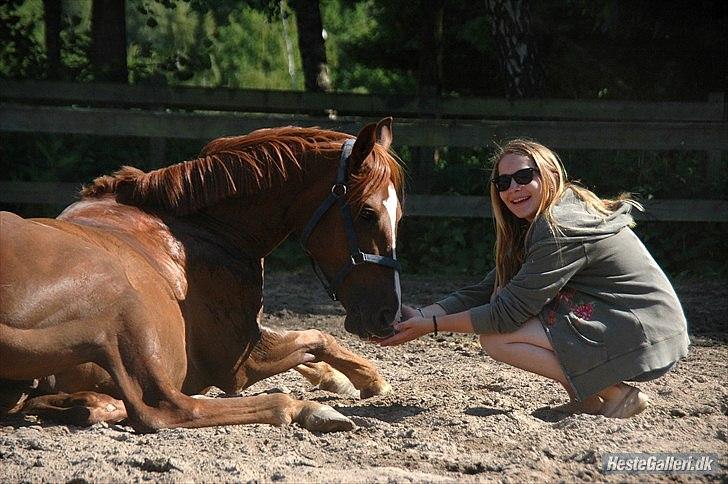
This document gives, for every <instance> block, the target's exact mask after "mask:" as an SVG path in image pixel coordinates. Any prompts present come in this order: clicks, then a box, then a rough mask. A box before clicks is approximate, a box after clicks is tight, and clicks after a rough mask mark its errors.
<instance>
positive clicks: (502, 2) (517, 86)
mask: <svg viewBox="0 0 728 484" xmlns="http://www.w3.org/2000/svg"><path fill="white" fill-rule="evenodd" d="M485 8H486V11H487V12H488V15H489V17H490V23H491V28H492V30H493V36H494V37H495V43H496V47H497V50H498V61H499V63H500V65H501V70H502V73H503V78H504V79H505V89H506V97H508V98H511V99H512V98H528V97H538V96H540V95H541V94H542V93H543V85H544V72H543V67H542V65H541V63H540V59H539V56H538V51H537V49H536V42H535V41H534V38H533V32H532V30H531V11H530V8H529V2H528V0H485Z"/></svg>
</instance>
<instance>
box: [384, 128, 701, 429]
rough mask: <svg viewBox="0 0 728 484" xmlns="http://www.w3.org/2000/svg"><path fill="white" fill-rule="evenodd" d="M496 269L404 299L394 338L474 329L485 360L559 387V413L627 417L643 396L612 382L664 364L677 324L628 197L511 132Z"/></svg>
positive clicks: (503, 151) (499, 159) (683, 348)
mask: <svg viewBox="0 0 728 484" xmlns="http://www.w3.org/2000/svg"><path fill="white" fill-rule="evenodd" d="M494 161H495V162H494V165H493V175H492V180H491V181H492V185H491V187H490V196H491V205H492V209H493V214H494V217H495V222H496V246H495V259H496V267H495V269H493V270H492V271H491V272H490V273H489V274H488V275H486V276H485V279H483V281H482V282H480V283H479V284H476V285H474V286H470V287H466V288H464V289H462V290H460V291H458V292H455V293H454V294H451V295H450V296H448V297H446V298H445V299H443V300H441V301H438V302H437V303H435V304H432V305H430V306H427V307H423V308H419V309H413V308H411V307H408V306H405V307H404V308H403V317H405V318H409V319H407V320H405V321H403V322H401V323H398V324H396V325H395V329H396V331H397V333H395V335H393V336H391V337H390V338H388V339H386V340H384V341H382V342H381V344H382V345H384V346H390V345H398V344H402V343H404V342H406V341H410V340H412V339H415V338H418V337H420V336H422V335H425V334H427V333H429V332H432V331H434V332H437V331H438V330H439V331H449V332H461V333H477V334H479V335H480V344H481V345H482V347H483V348H484V349H485V351H486V352H487V353H488V354H489V355H490V356H491V357H493V358H494V359H496V360H499V361H502V362H504V363H508V364H510V365H512V366H515V367H518V368H521V369H524V370H526V371H530V372H532V373H536V374H538V375H542V376H545V377H547V378H550V379H552V380H555V381H557V382H559V383H561V385H563V386H564V388H565V389H566V391H567V392H568V393H569V396H570V399H571V402H570V403H568V404H566V405H562V406H561V407H557V410H559V411H562V412H565V413H592V414H601V415H605V416H607V417H616V418H627V417H631V416H632V415H635V414H638V413H640V412H641V411H643V410H644V409H645V408H646V407H647V401H648V399H647V396H646V395H645V394H644V393H642V392H640V391H639V389H637V388H636V387H634V386H631V385H628V384H626V383H624V381H648V380H652V379H655V378H657V377H659V376H661V375H664V374H665V373H667V372H668V371H669V370H670V369H671V368H672V367H673V365H674V364H675V362H676V361H677V360H679V359H680V358H682V357H683V356H685V355H686V354H687V350H688V343H689V340H688V335H687V323H686V320H685V316H684V314H683V310H682V307H681V306H680V302H679V301H678V298H677V296H676V294H675V291H674V290H673V288H672V286H671V285H670V282H669V281H668V280H667V277H666V276H665V274H664V273H663V272H662V270H661V269H660V267H659V266H658V265H657V263H655V261H654V259H653V258H652V256H651V255H650V254H649V253H648V252H647V249H645V247H644V246H643V245H642V243H641V242H640V240H639V239H638V238H637V236H635V234H634V233H633V232H632V230H631V229H630V227H631V226H633V225H634V221H633V220H632V216H631V215H630V211H631V209H632V207H637V208H641V207H640V206H639V204H637V203H636V202H634V201H632V200H630V199H628V198H627V197H626V196H625V195H622V196H621V197H620V198H619V199H617V200H605V199H600V198H599V197H597V196H596V195H595V194H594V193H592V192H590V191H589V190H586V189H585V188H582V187H580V186H577V185H575V184H573V183H571V182H569V181H567V178H566V173H565V170H564V168H563V166H562V164H561V161H560V160H559V158H558V157H557V156H556V154H555V153H553V152H552V151H551V150H549V149H548V148H546V147H545V146H543V145H540V144H538V143H535V142H532V141H526V140H520V139H516V140H513V141H511V142H509V143H508V144H506V145H505V146H504V147H502V148H500V150H499V152H498V153H497V154H496V155H495V157H494Z"/></svg>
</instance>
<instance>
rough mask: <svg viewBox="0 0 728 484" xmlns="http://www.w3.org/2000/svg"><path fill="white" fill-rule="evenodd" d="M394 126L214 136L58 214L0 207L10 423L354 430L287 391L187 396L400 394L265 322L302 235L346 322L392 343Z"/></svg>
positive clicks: (360, 365)
mask: <svg viewBox="0 0 728 484" xmlns="http://www.w3.org/2000/svg"><path fill="white" fill-rule="evenodd" d="M391 128H392V120H391V118H386V119H383V120H382V121H380V122H379V123H377V124H370V125H367V126H365V127H364V128H363V129H362V130H361V131H360V132H359V134H358V135H357V137H356V138H355V141H354V140H353V139H352V137H351V136H350V135H347V134H343V133H338V132H334V131H326V130H320V129H315V128H295V127H286V128H275V129H261V130H258V131H255V132H253V133H251V134H249V135H247V136H239V137H231V138H221V139H217V140H214V141H212V142H210V143H209V144H208V145H207V146H206V147H205V148H204V149H203V151H202V153H201V155H200V158H198V159H195V160H192V161H186V162H183V163H179V164H176V165H173V166H169V167H167V168H162V169H159V170H155V171H152V172H149V173H144V172H142V171H140V170H137V169H135V168H130V167H123V168H122V169H121V170H120V171H118V172H116V173H115V174H114V175H112V176H103V177H100V178H97V179H96V180H95V181H94V182H93V183H92V184H91V185H90V186H87V187H85V188H84V189H83V190H82V191H81V200H80V201H78V202H76V203H74V204H73V205H70V206H69V207H67V208H66V209H65V210H64V211H63V213H61V215H60V216H59V217H58V218H57V219H31V220H24V219H22V218H20V217H18V216H16V215H14V214H12V213H8V212H3V213H0V302H1V306H0V406H4V408H0V415H2V413H3V411H4V412H5V413H7V412H28V413H36V414H43V415H47V416H50V417H52V418H55V419H61V420H63V421H66V422H68V423H76V424H85V425H89V424H92V423H95V422H100V421H107V422H117V421H120V420H122V419H125V418H128V420H129V423H130V425H132V426H133V427H134V428H135V429H136V430H137V431H154V430H156V429H160V428H166V427H205V426H214V425H228V424H246V423H269V424H273V425H286V424H289V423H291V422H296V423H298V424H300V425H301V426H302V427H305V428H307V429H310V430H315V431H333V430H346V429H350V428H352V427H353V423H352V422H351V421H350V420H349V419H347V418H346V417H345V416H343V415H341V414H340V413H338V412H336V411H335V410H334V409H332V408H331V407H328V406H326V405H322V404H319V403H316V402H311V401H300V400H295V399H293V398H291V397H289V396H288V395H285V394H263V395H256V396H251V397H237V398H217V399H211V398H194V397H191V396H189V395H193V394H195V393H200V392H203V391H204V390H205V389H207V388H209V387H211V386H217V387H219V388H220V389H222V390H224V391H226V392H229V393H232V392H239V391H240V390H242V389H244V388H246V387H248V386H250V385H251V384H253V383H255V382H257V381H259V380H261V379H263V378H267V377H269V376H271V375H275V374H277V373H281V372H284V371H286V370H289V369H292V368H295V369H297V370H298V371H299V372H300V373H301V374H303V376H305V377H306V378H308V379H309V380H310V381H312V382H314V383H315V384H320V385H322V386H323V387H328V388H332V389H334V390H337V389H338V390H340V391H343V392H347V391H349V390H353V388H356V389H357V390H359V392H360V395H361V397H362V398H365V397H367V396H371V395H376V394H381V393H384V392H387V391H389V389H390V387H389V385H388V383H386V381H385V380H384V379H383V378H382V377H381V376H380V374H379V373H378V371H377V369H376V367H375V366H374V364H372V363H371V362H369V361H368V360H366V359H364V358H362V357H360V356H358V355H356V354H354V353H353V352H351V351H350V350H348V349H346V348H344V347H342V346H341V345H339V344H338V343H337V342H336V341H335V340H334V338H333V337H332V336H331V335H328V334H326V333H323V332H321V331H317V330H306V331H283V332H281V331H273V330H271V329H268V328H265V327H263V326H261V325H260V318H261V314H262V308H263V302H262V296H263V258H264V257H265V256H266V255H267V254H269V253H270V252H271V251H272V250H273V249H274V248H275V247H276V246H277V245H278V244H280V243H281V242H282V241H283V240H284V239H286V237H288V236H289V235H290V234H292V233H295V234H299V235H303V243H304V248H305V250H306V251H307V253H308V254H309V255H310V256H311V258H312V260H313V261H314V262H315V265H316V266H317V267H318V268H319V270H320V272H321V273H322V280H323V282H325V285H327V287H328V288H329V289H330V290H331V293H332V295H335V297H337V298H339V299H340V300H341V302H342V304H343V306H344V307H345V309H346V313H347V314H346V320H345V327H346V329H347V330H348V331H349V332H351V333H354V334H357V335H359V336H360V337H363V338H367V337H385V336H387V335H389V334H391V332H392V328H391V325H392V323H393V321H394V319H395V318H396V317H397V315H398V311H399V307H400V293H399V274H398V272H397V270H398V267H397V263H396V260H395V256H394V251H395V235H396V227H397V223H398V221H399V218H400V217H401V209H400V199H401V196H402V183H403V174H402V170H401V167H400V166H399V165H398V163H397V162H396V160H395V158H394V157H393V156H392V155H390V154H389V152H388V148H389V145H390V143H391V140H392V131H391ZM322 200H324V203H323V204H322ZM334 207H336V208H338V209H334ZM366 252H368V253H366ZM342 268H343V269H342ZM342 374H343V375H345V377H346V378H343V379H342ZM31 384H32V386H33V387H34V388H35V390H34V391H35V395H32V398H30V399H27V400H26V401H24V402H23V401H22V400H23V399H24V398H25V397H27V395H28V388H29V386H31ZM347 385H348V388H347ZM352 385H353V388H352Z"/></svg>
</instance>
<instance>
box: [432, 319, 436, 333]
mask: <svg viewBox="0 0 728 484" xmlns="http://www.w3.org/2000/svg"><path fill="white" fill-rule="evenodd" d="M432 325H433V326H434V327H435V332H434V335H435V336H437V316H435V315H434V314H433V315H432Z"/></svg>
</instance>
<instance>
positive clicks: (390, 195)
mask: <svg viewBox="0 0 728 484" xmlns="http://www.w3.org/2000/svg"><path fill="white" fill-rule="evenodd" d="M397 204H398V200H397V190H395V189H394V185H393V184H392V183H390V184H389V187H388V189H387V198H385V199H384V207H385V208H386V209H387V213H388V214H389V223H390V227H391V228H392V257H393V258H395V259H396V258H397V253H396V252H397V251H396V247H397ZM394 290H395V291H396V292H397V302H398V305H397V314H396V315H395V317H394V320H395V322H396V321H400V320H401V319H402V289H401V288H400V284H399V271H394Z"/></svg>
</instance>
